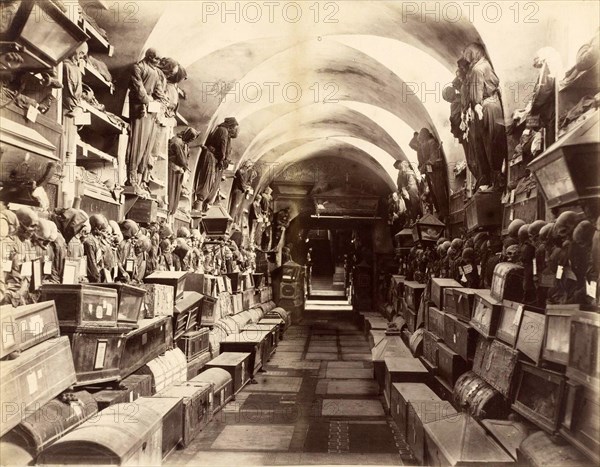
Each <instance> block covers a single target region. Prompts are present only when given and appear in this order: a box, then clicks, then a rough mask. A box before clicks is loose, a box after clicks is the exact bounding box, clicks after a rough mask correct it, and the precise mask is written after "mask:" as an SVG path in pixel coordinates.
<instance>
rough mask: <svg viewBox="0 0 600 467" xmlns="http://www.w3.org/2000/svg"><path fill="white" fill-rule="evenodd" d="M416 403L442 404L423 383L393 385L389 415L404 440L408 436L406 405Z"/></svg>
mask: <svg viewBox="0 0 600 467" xmlns="http://www.w3.org/2000/svg"><path fill="white" fill-rule="evenodd" d="M417 401H430V402H442V400H441V399H440V398H439V397H438V396H437V395H436V394H435V393H434V392H433V391H432V390H431V389H429V387H427V385H426V384H423V383H393V384H392V394H391V408H390V413H391V416H392V418H393V419H394V420H395V421H396V424H397V425H398V428H400V433H402V435H403V436H404V438H405V439H406V438H407V436H408V435H409V433H408V431H407V428H408V404H409V403H410V402H417Z"/></svg>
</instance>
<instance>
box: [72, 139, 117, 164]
mask: <svg viewBox="0 0 600 467" xmlns="http://www.w3.org/2000/svg"><path fill="white" fill-rule="evenodd" d="M76 147H77V162H78V163H83V164H85V163H86V162H87V163H105V164H106V163H108V164H112V165H113V167H114V168H117V158H116V157H115V156H113V155H111V154H108V153H106V152H104V151H101V150H100V149H98V148H96V147H94V146H92V145H91V144H88V143H86V142H84V141H81V140H80V141H78V142H77V144H76Z"/></svg>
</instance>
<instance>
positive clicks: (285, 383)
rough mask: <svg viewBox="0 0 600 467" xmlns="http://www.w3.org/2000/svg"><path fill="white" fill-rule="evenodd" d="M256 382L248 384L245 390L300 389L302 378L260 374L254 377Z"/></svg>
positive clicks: (287, 390) (279, 390)
mask: <svg viewBox="0 0 600 467" xmlns="http://www.w3.org/2000/svg"><path fill="white" fill-rule="evenodd" d="M254 379H255V380H256V381H257V382H258V384H249V385H248V386H246V390H247V391H250V392H293V393H296V392H298V391H299V390H300V386H301V385H302V378H299V377H295V376H269V375H266V376H261V375H260V374H258V375H257V376H255V378H254Z"/></svg>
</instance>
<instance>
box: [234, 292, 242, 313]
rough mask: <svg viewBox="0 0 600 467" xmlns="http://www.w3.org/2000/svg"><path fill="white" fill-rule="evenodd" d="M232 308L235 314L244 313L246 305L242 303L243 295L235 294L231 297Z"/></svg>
mask: <svg viewBox="0 0 600 467" xmlns="http://www.w3.org/2000/svg"><path fill="white" fill-rule="evenodd" d="M231 307H232V308H233V314H236V313H241V312H242V311H244V303H243V301H242V294H241V293H234V294H232V295H231Z"/></svg>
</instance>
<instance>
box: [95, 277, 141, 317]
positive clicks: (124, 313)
mask: <svg viewBox="0 0 600 467" xmlns="http://www.w3.org/2000/svg"><path fill="white" fill-rule="evenodd" d="M95 285H96V286H97V287H106V288H109V289H113V290H116V291H117V296H118V298H119V314H118V315H117V321H118V322H119V325H121V324H120V323H131V324H136V325H137V322H138V320H139V319H140V318H142V317H143V316H144V314H142V307H143V305H144V298H145V296H146V290H145V289H143V288H141V287H134V286H132V285H127V284H95Z"/></svg>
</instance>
